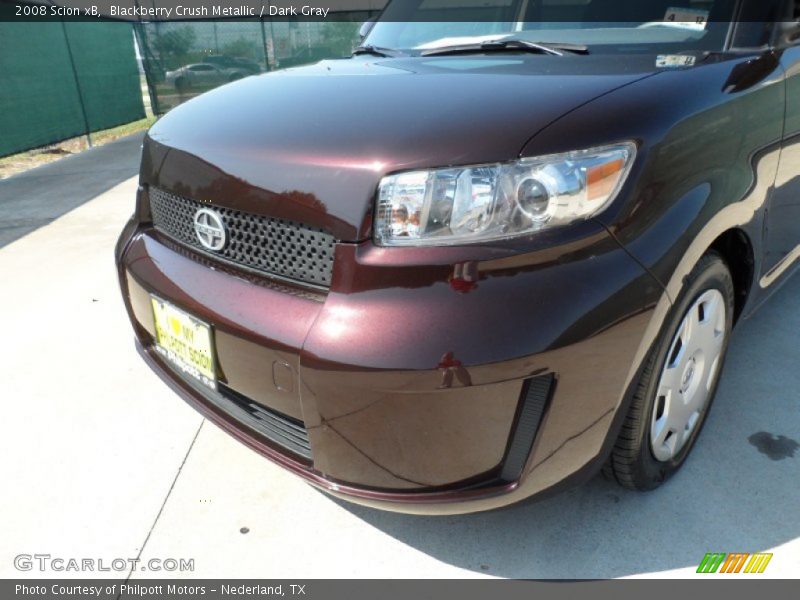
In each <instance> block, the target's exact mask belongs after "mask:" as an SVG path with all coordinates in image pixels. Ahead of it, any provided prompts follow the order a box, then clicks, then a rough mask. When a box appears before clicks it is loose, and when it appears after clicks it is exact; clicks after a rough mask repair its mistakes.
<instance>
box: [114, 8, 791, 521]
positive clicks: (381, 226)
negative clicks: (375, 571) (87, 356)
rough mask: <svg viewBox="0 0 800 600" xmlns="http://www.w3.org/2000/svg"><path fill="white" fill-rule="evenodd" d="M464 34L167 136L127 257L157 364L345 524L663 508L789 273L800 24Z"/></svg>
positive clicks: (662, 22)
mask: <svg viewBox="0 0 800 600" xmlns="http://www.w3.org/2000/svg"><path fill="white" fill-rule="evenodd" d="M455 4H457V2H456V3H455ZM470 5H471V6H473V8H472V9H470V10H471V11H472V12H470V13H469V14H470V16H471V20H470V21H469V22H451V23H443V22H432V21H427V22H426V21H423V19H424V18H428V16H429V15H428V13H426V12H425V11H426V10H429V9H426V8H425V6H426V2H425V1H424V0H408V1H399V0H398V1H395V2H392V3H391V4H390V5H389V7H388V8H387V10H386V12H385V13H384V16H383V19H382V20H379V21H378V23H377V24H376V25H375V26H374V27H373V28H372V30H371V32H370V33H369V35H368V37H367V38H366V39H365V40H364V42H363V46H361V47H360V48H359V49H358V50H356V52H355V54H354V56H353V57H352V58H349V59H343V60H330V61H323V62H321V63H319V64H316V65H312V66H306V67H302V68H297V69H288V70H285V71H278V72H274V73H270V74H266V75H260V76H255V77H250V78H247V79H244V80H241V81H238V82H235V83H233V84H230V85H226V86H224V87H222V88H219V89H217V90H215V91H212V92H209V93H207V94H205V95H203V96H201V97H199V98H197V99H195V100H192V101H190V102H188V103H186V104H184V105H182V106H180V107H178V108H175V109H174V110H173V111H171V112H170V113H169V114H167V115H166V116H165V117H164V118H163V119H161V120H160V121H159V122H158V123H157V124H156V125H155V126H154V127H153V128H152V129H151V130H150V132H149V135H148V137H147V138H146V141H145V144H144V154H143V160H142V168H141V185H140V187H139V190H138V198H137V205H136V213H135V215H134V217H133V218H132V219H131V221H130V223H129V224H128V225H127V227H126V228H125V230H124V232H123V234H122V237H121V240H120V242H119V245H118V248H117V261H118V264H119V276H120V281H121V285H122V290H123V293H124V298H125V302H126V304H127V308H128V311H129V314H130V318H131V320H132V322H133V325H134V329H135V332H136V337H137V340H138V345H139V347H140V350H141V353H142V355H143V356H144V358H145V360H146V361H147V362H148V363H149V364H150V365H151V366H152V368H153V369H154V370H155V371H157V372H158V373H159V374H160V375H161V376H162V377H163V379H164V380H166V381H167V382H168V383H169V384H171V386H172V387H173V388H174V389H175V390H177V391H178V392H179V393H180V394H181V395H182V396H183V397H184V398H185V399H186V400H188V401H189V402H190V403H191V404H192V405H194V406H195V407H196V408H197V409H198V410H199V411H201V412H202V413H203V414H204V415H206V417H207V418H209V419H211V420H212V421H213V422H215V423H216V424H218V425H219V426H221V427H222V428H223V429H225V430H227V431H228V432H229V433H230V434H231V435H233V436H234V437H236V438H237V439H239V440H240V441H242V442H243V443H245V444H247V445H249V446H250V447H252V448H253V449H255V450H257V451H258V452H260V453H262V454H264V455H266V456H267V457H269V458H270V459H272V460H273V461H275V462H277V463H278V464H280V465H281V466H283V467H285V468H287V469H288V470H290V471H291V472H293V473H295V474H298V475H299V476H301V477H303V478H305V479H306V480H307V481H309V482H311V483H312V484H314V485H316V486H319V487H320V488H322V489H324V490H327V491H329V492H330V493H333V494H336V495H339V496H342V497H346V498H349V499H352V500H355V501H358V502H363V503H366V504H371V505H374V506H379V507H382V508H387V509H391V510H399V511H409V512H453V513H454V512H468V511H478V510H484V509H489V508H493V507H498V506H502V505H507V504H510V503H512V502H515V501H518V500H520V499H523V498H527V497H531V496H534V495H540V494H541V493H542V492H546V491H553V490H557V489H560V488H562V487H563V486H565V485H574V484H575V483H577V482H579V481H581V480H585V479H586V478H587V477H589V476H590V475H592V474H594V473H596V472H597V471H598V470H599V469H601V468H605V470H606V472H607V474H608V475H609V476H611V477H613V478H615V479H616V480H617V481H618V482H619V483H621V484H622V485H624V486H626V487H629V488H634V489H639V490H647V489H651V488H654V487H656V486H658V485H659V484H661V483H662V482H663V481H664V480H665V479H667V478H668V477H669V476H670V475H671V474H672V473H674V472H675V471H676V470H677V469H678V468H679V467H680V466H681V464H682V463H683V462H684V461H685V459H686V456H687V454H688V453H689V451H690V449H691V448H692V446H693V444H694V442H695V441H696V439H697V436H698V434H699V433H700V429H701V427H702V425H703V422H704V420H705V418H706V416H707V413H708V410H709V406H710V404H711V400H712V398H713V396H714V393H715V390H716V388H717V383H718V381H719V378H720V373H721V371H722V366H723V362H724V359H725V354H726V349H727V346H728V341H729V338H730V335H731V330H732V327H733V325H734V324H735V323H736V322H737V320H738V319H740V318H741V317H743V316H745V315H746V314H747V313H748V312H750V311H751V310H752V309H754V308H755V307H756V306H757V305H759V304H760V303H761V302H762V301H763V300H764V299H765V298H766V296H767V295H768V294H769V293H770V292H771V291H772V290H774V289H775V288H777V287H778V286H779V285H780V284H781V283H782V282H783V281H785V279H786V278H787V277H788V276H789V274H790V272H791V271H793V267H794V266H795V265H796V264H797V262H798V261H797V259H798V257H800V203H798V201H797V198H798V197H800V48H798V47H796V46H795V45H794V40H795V37H796V34H797V32H798V31H799V29H798V27H797V25H796V23H791V22H790V21H789V19H790V18H791V17H792V16H793V15H794V14H795V12H794V9H795V6H794V3H793V2H784V1H783V0H777V1H775V2H772V1H765V0H752V1H750V0H745V1H740V0H713V1H711V0H708V1H696V0H668V1H663V2H662V1H658V0H656V1H653V2H640V1H638V0H637V1H636V2H620V1H619V0H615V1H614V2H608V1H605V0H591V1H586V2H580V3H577V2H576V3H552V2H540V1H536V0H529V1H527V2H523V1H521V0H520V1H511V0H510V1H509V2H507V3H503V6H502V7H501V8H496V7H495V8H491V7H489V8H486V9H482V8H475V7H476V6H477V5H475V4H474V3H471V4H470ZM453 10H455V9H453ZM617 10H622V11H623V13H622V14H617V13H615V12H614V11H617ZM485 11H489V12H488V13H486V12H485ZM497 11H500V12H499V13H498V12H497ZM573 11H582V12H581V15H583V20H580V18H581V15H579V14H577V12H576V13H575V14H573ZM501 13H502V14H501ZM436 14H437V15H438V16H439V17H440V21H445V20H447V19H448V13H447V11H446V10H443V9H442V10H440V11H439V12H438V13H436ZM452 14H453V15H455V14H461V13H452ZM487 15H488V17H489V18H484V17H486V16H487ZM634 19H635V20H634ZM767 21H769V22H767ZM553 22H558V24H557V25H555V24H554V23H553ZM612 22H613V23H612ZM720 401H722V402H724V401H725V399H724V398H721V399H720ZM710 443H713V441H711V442H710ZM665 493H669V492H665Z"/></svg>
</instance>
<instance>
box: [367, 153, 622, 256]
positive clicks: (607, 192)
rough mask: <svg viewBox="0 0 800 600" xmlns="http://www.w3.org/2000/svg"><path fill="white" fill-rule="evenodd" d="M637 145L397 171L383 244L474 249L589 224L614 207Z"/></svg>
mask: <svg viewBox="0 0 800 600" xmlns="http://www.w3.org/2000/svg"><path fill="white" fill-rule="evenodd" d="M635 155H636V146H635V145H634V144H633V143H624V144H617V145H614V146H607V147H603V148H594V149H591V150H583V151H580V152H570V153H568V154H558V155H552V156H544V157H540V158H524V159H521V160H518V161H515V162H512V163H497V164H488V165H477V166H470V167H453V168H447V169H434V170H428V171H409V172H406V173H398V174H396V175H391V176H389V177H384V178H383V179H382V180H381V183H380V186H379V188H378V203H377V211H376V216H375V241H376V243H377V244H379V245H381V246H444V245H455V244H470V243H475V242H484V241H488V240H497V239H502V238H510V237H516V236H521V235H526V234H530V233H534V232H536V231H541V230H543V229H551V228H553V227H560V226H563V225H567V224H569V223H572V222H573V221H578V220H583V219H588V218H590V217H592V216H594V215H596V214H597V213H599V212H600V211H602V210H603V209H604V208H605V207H606V206H608V205H609V204H610V203H611V201H612V200H613V199H614V197H615V196H616V195H617V193H618V192H619V190H620V188H621V187H622V184H623V183H624V181H625V178H626V177H627V175H628V172H629V171H630V167H631V165H632V164H633V159H634V157H635Z"/></svg>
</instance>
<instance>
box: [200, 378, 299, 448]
mask: <svg viewBox="0 0 800 600" xmlns="http://www.w3.org/2000/svg"><path fill="white" fill-rule="evenodd" d="M218 387H219V393H218V394H214V395H213V396H214V397H212V398H211V400H212V401H213V402H214V403H215V404H217V405H218V406H219V407H220V408H221V409H223V410H224V411H226V412H227V413H229V414H231V415H232V416H234V417H236V419H238V420H239V421H241V422H242V423H244V424H245V425H247V426H248V427H250V428H252V429H255V430H256V431H257V432H258V433H260V434H261V435H263V436H264V437H265V438H267V439H268V440H270V441H272V442H274V443H276V444H278V445H279V446H281V447H283V448H284V449H286V450H288V451H289V452H291V453H292V454H295V455H297V456H300V457H302V458H304V459H306V460H309V461H310V460H311V445H310V444H309V442H308V432H307V431H306V428H305V425H303V423H302V421H298V420H296V419H292V418H291V417H287V416H286V415H283V414H281V413H279V412H276V411H273V410H270V409H269V408H267V407H265V406H262V405H261V404H258V403H256V402H254V401H252V400H250V399H249V398H248V397H246V396H243V395H242V394H240V393H239V392H236V391H234V390H232V389H231V388H229V387H227V386H226V385H223V384H218Z"/></svg>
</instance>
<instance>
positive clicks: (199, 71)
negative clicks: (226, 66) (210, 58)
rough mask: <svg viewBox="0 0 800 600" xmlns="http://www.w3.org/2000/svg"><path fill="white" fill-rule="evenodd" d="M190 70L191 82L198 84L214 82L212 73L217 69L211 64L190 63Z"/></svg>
mask: <svg viewBox="0 0 800 600" xmlns="http://www.w3.org/2000/svg"><path fill="white" fill-rule="evenodd" d="M190 70H191V71H192V79H193V83H197V84H199V85H209V84H212V83H216V81H215V78H214V75H215V73H216V72H217V70H216V69H215V68H214V67H212V66H211V65H192V66H191V67H190Z"/></svg>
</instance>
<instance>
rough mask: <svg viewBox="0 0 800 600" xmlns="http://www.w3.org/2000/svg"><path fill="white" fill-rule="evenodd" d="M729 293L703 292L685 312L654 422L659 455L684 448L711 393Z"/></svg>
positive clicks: (654, 446)
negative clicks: (726, 295)
mask: <svg viewBox="0 0 800 600" xmlns="http://www.w3.org/2000/svg"><path fill="white" fill-rule="evenodd" d="M725 311H726V307H725V299H724V298H723V296H722V294H721V293H720V292H719V291H718V290H709V291H707V292H705V293H704V294H703V295H702V296H700V297H699V298H698V299H697V301H696V302H695V303H694V304H693V305H692V307H691V308H690V309H689V311H688V312H687V313H686V316H685V317H684V318H683V321H682V322H681V325H680V327H679V328H678V331H677V333H676V334H675V337H674V338H673V340H672V344H671V345H670V348H669V352H668V353H667V360H666V363H665V364H664V369H663V370H662V371H661V379H660V380H659V382H658V388H657V391H656V403H655V406H654V407H653V417H652V420H651V423H650V446H651V449H652V451H653V456H655V457H656V459H657V460H660V461H662V462H663V461H668V460H670V459H672V458H674V457H675V455H676V454H678V452H680V451H681V449H682V448H683V446H684V445H685V444H686V442H687V440H688V439H689V438H690V437H691V435H692V432H693V431H694V428H695V427H696V426H697V423H698V421H699V420H700V415H702V414H703V410H704V409H705V407H706V405H707V404H708V401H709V399H710V396H711V388H712V387H713V386H714V382H715V380H716V377H717V372H718V371H719V361H720V355H721V354H722V348H723V345H724V342H725V335H726V330H725V325H726V315H725Z"/></svg>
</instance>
